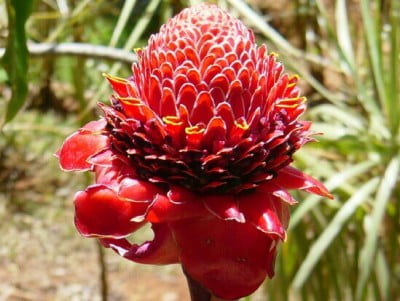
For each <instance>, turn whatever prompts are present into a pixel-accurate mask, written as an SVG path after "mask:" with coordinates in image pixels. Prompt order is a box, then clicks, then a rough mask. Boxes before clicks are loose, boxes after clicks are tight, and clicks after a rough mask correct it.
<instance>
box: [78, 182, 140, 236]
mask: <svg viewBox="0 0 400 301" xmlns="http://www.w3.org/2000/svg"><path fill="white" fill-rule="evenodd" d="M74 203H75V225H76V227H77V228H78V230H79V232H80V233H81V234H82V235H84V236H89V237H113V238H121V237H125V236H127V235H129V234H130V233H131V232H134V231H135V230H136V229H138V228H140V227H141V226H142V223H135V222H132V221H131V220H132V218H134V217H137V216H139V215H143V214H144V213H145V211H146V209H147V204H142V203H132V202H127V201H123V200H121V199H119V198H118V196H117V194H116V193H115V191H113V190H112V189H110V188H108V187H107V186H105V185H93V186H89V187H88V188H87V189H86V190H85V191H80V192H78V193H77V194H76V196H75V201H74Z"/></svg>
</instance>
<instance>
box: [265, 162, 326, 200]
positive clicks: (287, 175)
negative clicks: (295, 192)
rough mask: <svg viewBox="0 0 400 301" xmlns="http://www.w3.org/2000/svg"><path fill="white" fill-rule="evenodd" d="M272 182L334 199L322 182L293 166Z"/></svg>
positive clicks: (280, 172) (281, 172) (285, 169)
mask: <svg viewBox="0 0 400 301" xmlns="http://www.w3.org/2000/svg"><path fill="white" fill-rule="evenodd" d="M271 182H273V183H275V184H277V185H279V186H282V187H283V188H285V189H301V190H305V191H307V192H310V193H314V194H318V195H321V196H325V197H328V198H331V199H332V198H333V196H332V195H331V194H330V193H329V191H328V189H327V188H326V187H325V186H324V185H323V184H322V183H321V182H319V181H317V180H316V179H314V178H313V177H311V176H309V175H306V174H305V173H303V172H301V171H300V170H298V169H296V168H294V167H291V166H287V167H285V168H282V169H280V170H279V171H278V176H277V177H276V178H275V179H273V180H272V181H271Z"/></svg>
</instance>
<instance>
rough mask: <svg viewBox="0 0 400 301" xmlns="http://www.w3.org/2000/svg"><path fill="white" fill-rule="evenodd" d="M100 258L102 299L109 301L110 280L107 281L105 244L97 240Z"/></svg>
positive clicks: (102, 300)
mask: <svg viewBox="0 0 400 301" xmlns="http://www.w3.org/2000/svg"><path fill="white" fill-rule="evenodd" d="M96 245H97V252H98V260H99V266H100V288H101V301H108V281H107V265H106V260H105V254H104V249H103V246H102V245H101V244H100V243H99V242H98V241H96Z"/></svg>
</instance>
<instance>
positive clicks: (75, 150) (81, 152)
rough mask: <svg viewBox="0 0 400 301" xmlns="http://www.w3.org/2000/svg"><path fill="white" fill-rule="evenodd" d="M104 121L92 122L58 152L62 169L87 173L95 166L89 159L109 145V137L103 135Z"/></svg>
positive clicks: (71, 137)
mask: <svg viewBox="0 0 400 301" xmlns="http://www.w3.org/2000/svg"><path fill="white" fill-rule="evenodd" d="M104 125H105V124H104V120H99V121H96V122H90V123H88V124H87V125H86V126H85V127H83V128H82V129H80V130H78V131H77V132H75V133H73V134H72V135H71V136H69V137H68V138H67V139H66V140H65V141H64V143H63V145H62V146H61V148H60V150H59V151H58V152H57V154H56V155H57V156H58V158H59V163H60V167H61V168H62V169H63V170H67V171H86V170H90V169H92V166H93V164H91V163H89V162H88V159H89V158H90V157H91V156H93V155H94V154H96V153H98V152H99V151H101V150H103V149H105V148H106V147H107V146H108V145H109V139H108V137H107V136H104V135H102V133H101V130H103V129H104Z"/></svg>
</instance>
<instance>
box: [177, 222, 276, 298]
mask: <svg viewBox="0 0 400 301" xmlns="http://www.w3.org/2000/svg"><path fill="white" fill-rule="evenodd" d="M171 228H172V229H173V232H174V237H175V239H176V241H177V244H178V246H179V248H180V249H181V262H182V265H183V268H184V270H185V271H186V272H187V273H188V274H189V275H190V276H191V277H192V278H193V279H195V280H196V281H198V282H199V283H200V284H202V285H203V286H204V287H206V288H207V289H209V290H210V291H211V292H212V293H213V294H214V295H215V296H217V297H220V298H223V299H236V298H240V297H242V296H247V295H249V294H251V293H252V292H253V291H255V290H256V289H257V288H258V286H259V285H260V284H261V283H262V282H263V281H264V279H265V277H266V276H267V274H268V275H269V276H270V277H272V275H273V266H274V261H275V254H276V249H275V247H276V243H275V241H274V240H273V239H272V238H271V237H270V236H268V235H265V234H264V233H263V232H261V231H258V230H257V229H255V228H254V227H253V226H252V225H251V224H249V223H244V224H241V223H237V222H233V221H224V220H221V219H218V218H208V219H196V220H188V221H187V222H178V223H172V224H171Z"/></svg>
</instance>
